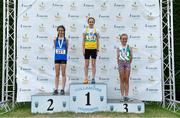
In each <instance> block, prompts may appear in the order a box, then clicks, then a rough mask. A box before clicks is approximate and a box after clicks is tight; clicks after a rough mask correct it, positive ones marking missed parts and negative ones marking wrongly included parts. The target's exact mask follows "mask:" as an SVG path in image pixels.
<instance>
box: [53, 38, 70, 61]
mask: <svg viewBox="0 0 180 118" xmlns="http://www.w3.org/2000/svg"><path fill="white" fill-rule="evenodd" d="M55 60H65V61H66V60H67V40H66V38H65V37H64V38H63V39H61V40H59V39H58V37H57V38H56V47H55Z"/></svg>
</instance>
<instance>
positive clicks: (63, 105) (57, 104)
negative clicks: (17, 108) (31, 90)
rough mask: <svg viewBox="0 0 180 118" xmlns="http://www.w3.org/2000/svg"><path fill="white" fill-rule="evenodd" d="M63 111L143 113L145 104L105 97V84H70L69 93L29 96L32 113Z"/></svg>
mask: <svg viewBox="0 0 180 118" xmlns="http://www.w3.org/2000/svg"><path fill="white" fill-rule="evenodd" d="M64 111H71V112H76V113H78V112H80V113H92V112H101V111H110V112H128V113H144V111H145V106H144V103H143V102H142V101H139V100H132V101H128V102H120V100H118V99H116V100H111V99H107V85H106V84H70V87H69V94H67V93H66V94H65V95H60V94H59V95H53V94H52V93H39V94H36V95H32V96H31V112H32V113H54V112H64Z"/></svg>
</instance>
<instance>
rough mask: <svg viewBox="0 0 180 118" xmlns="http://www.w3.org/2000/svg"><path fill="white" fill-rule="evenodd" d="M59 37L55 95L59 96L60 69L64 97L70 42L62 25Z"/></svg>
mask: <svg viewBox="0 0 180 118" xmlns="http://www.w3.org/2000/svg"><path fill="white" fill-rule="evenodd" d="M57 32H58V35H57V37H56V39H55V40H54V47H55V74H56V77H55V90H54V92H53V95H57V94H58V85H59V75H60V69H61V73H62V89H61V92H60V93H61V95H64V94H65V92H64V88H65V84H66V64H67V52H68V40H67V39H66V37H65V27H64V26H63V25H60V26H58V27H57Z"/></svg>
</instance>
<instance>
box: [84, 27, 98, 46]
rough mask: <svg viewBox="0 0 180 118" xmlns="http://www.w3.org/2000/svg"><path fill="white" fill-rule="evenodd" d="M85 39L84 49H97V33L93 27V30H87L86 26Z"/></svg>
mask: <svg viewBox="0 0 180 118" xmlns="http://www.w3.org/2000/svg"><path fill="white" fill-rule="evenodd" d="M85 36H86V39H85V49H97V40H96V38H97V35H96V28H94V31H93V32H90V31H89V28H88V27H86V34H85Z"/></svg>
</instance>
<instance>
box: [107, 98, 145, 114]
mask: <svg viewBox="0 0 180 118" xmlns="http://www.w3.org/2000/svg"><path fill="white" fill-rule="evenodd" d="M107 106H108V107H107V111H112V112H128V113H144V103H143V102H142V101H139V100H130V101H127V102H120V100H113V99H110V100H108V105H107Z"/></svg>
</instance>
